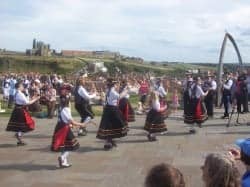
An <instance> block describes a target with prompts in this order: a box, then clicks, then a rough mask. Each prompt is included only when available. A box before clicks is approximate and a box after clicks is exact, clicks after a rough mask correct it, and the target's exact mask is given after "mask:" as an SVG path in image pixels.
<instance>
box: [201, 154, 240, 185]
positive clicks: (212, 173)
mask: <svg viewBox="0 0 250 187" xmlns="http://www.w3.org/2000/svg"><path fill="white" fill-rule="evenodd" d="M201 169H202V172H203V175H202V178H203V181H204V183H205V186H206V187H240V174H239V171H238V169H237V167H236V165H235V162H234V160H233V159H232V158H231V157H230V156H229V155H222V154H217V153H212V154H209V155H208V156H207V157H206V160H205V163H204V165H203V166H202V167H201Z"/></svg>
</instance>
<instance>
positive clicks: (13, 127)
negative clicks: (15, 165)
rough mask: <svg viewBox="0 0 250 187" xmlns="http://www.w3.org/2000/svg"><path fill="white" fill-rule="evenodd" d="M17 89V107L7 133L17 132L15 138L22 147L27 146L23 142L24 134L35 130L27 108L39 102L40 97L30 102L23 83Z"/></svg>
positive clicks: (18, 84) (19, 83) (17, 85)
mask: <svg viewBox="0 0 250 187" xmlns="http://www.w3.org/2000/svg"><path fill="white" fill-rule="evenodd" d="M15 87H16V90H17V92H16V95H15V104H16V105H15V108H14V110H13V112H12V114H11V117H10V120H9V123H8V126H7V128H6V131H14V132H16V135H15V137H16V139H17V145H18V146H21V145H26V144H25V143H24V142H23V141H22V133H25V132H29V131H32V130H34V128H35V122H34V120H33V119H32V118H31V116H30V114H29V112H28V110H27V106H28V105H31V104H33V103H34V102H36V101H37V100H39V98H40V97H39V96H35V97H33V98H32V99H31V100H29V99H28V98H27V97H26V96H25V94H24V93H23V91H24V86H23V83H22V82H18V83H16V85H15Z"/></svg>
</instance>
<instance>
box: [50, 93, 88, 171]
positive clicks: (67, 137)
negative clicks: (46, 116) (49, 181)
mask: <svg viewBox="0 0 250 187" xmlns="http://www.w3.org/2000/svg"><path fill="white" fill-rule="evenodd" d="M69 101H70V98H69V96H61V97H60V109H59V113H58V122H57V125H56V127H55V130H54V135H53V139H52V145H51V150H52V151H59V152H61V155H60V156H59V157H58V162H59V166H60V167H61V168H67V167H70V166H71V165H70V164H69V163H68V159H67V158H68V155H69V151H74V150H77V149H78V148H79V146H80V145H79V143H78V141H77V140H76V139H75V136H74V134H73V132H72V130H71V127H72V126H78V127H85V126H86V124H84V123H78V122H76V121H74V119H73V118H72V115H71V110H70V107H69Z"/></svg>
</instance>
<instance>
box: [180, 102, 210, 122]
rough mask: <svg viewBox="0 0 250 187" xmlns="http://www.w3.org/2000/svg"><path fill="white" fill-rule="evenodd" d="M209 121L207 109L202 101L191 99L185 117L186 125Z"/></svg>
mask: <svg viewBox="0 0 250 187" xmlns="http://www.w3.org/2000/svg"><path fill="white" fill-rule="evenodd" d="M207 119H208V116H207V112H206V108H205V106H204V104H203V103H202V100H201V99H197V98H194V99H191V100H190V102H189V104H188V106H187V110H186V114H185V115H184V123H187V124H193V123H198V124H201V123H204V122H205V121H206V120H207Z"/></svg>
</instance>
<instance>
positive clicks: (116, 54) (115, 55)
mask: <svg viewBox="0 0 250 187" xmlns="http://www.w3.org/2000/svg"><path fill="white" fill-rule="evenodd" d="M93 56H95V57H98V58H118V57H120V53H119V52H111V51H93Z"/></svg>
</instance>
